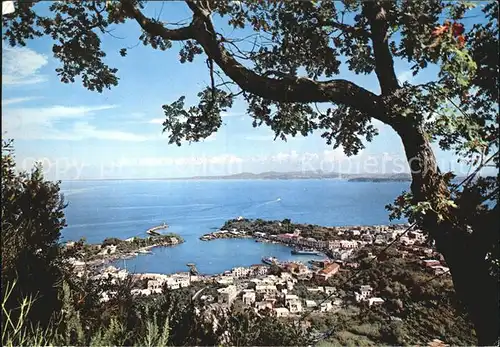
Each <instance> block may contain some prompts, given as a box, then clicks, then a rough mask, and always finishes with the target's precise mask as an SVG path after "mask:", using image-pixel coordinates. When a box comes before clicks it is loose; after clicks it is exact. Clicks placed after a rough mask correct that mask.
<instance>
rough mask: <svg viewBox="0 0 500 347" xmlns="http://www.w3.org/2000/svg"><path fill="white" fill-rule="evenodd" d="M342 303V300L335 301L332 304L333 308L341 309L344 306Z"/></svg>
mask: <svg viewBox="0 0 500 347" xmlns="http://www.w3.org/2000/svg"><path fill="white" fill-rule="evenodd" d="M342 303H343V301H342V299H339V298H336V299H334V300H333V303H332V304H333V306H337V307H340V306H342Z"/></svg>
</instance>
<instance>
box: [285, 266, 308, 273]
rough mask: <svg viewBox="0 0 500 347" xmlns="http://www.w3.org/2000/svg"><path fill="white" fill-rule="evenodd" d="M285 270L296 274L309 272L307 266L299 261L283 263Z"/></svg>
mask: <svg viewBox="0 0 500 347" xmlns="http://www.w3.org/2000/svg"><path fill="white" fill-rule="evenodd" d="M285 270H286V271H288V272H290V273H292V274H296V275H301V274H306V273H308V272H309V269H308V268H307V266H306V265H304V264H301V263H287V264H286V265H285Z"/></svg>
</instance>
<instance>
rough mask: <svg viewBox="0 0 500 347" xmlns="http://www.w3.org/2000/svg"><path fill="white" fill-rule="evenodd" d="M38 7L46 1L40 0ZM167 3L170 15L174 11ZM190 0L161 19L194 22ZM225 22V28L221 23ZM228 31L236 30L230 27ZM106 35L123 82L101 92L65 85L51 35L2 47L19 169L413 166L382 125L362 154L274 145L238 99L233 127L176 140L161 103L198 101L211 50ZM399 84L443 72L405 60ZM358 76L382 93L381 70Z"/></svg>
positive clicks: (7, 111)
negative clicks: (185, 54)
mask: <svg viewBox="0 0 500 347" xmlns="http://www.w3.org/2000/svg"><path fill="white" fill-rule="evenodd" d="M37 6H41V7H43V6H47V5H46V4H40V5H37ZM147 6H148V7H147V8H146V14H148V15H151V16H153V15H155V14H158V12H159V9H160V7H161V3H159V2H157V3H152V4H148V5H147ZM167 9H168V14H169V15H168V16H166V15H165V13H166V12H167ZM189 14H190V12H189V9H188V8H187V7H186V6H185V5H184V4H183V3H169V4H165V6H164V10H163V16H162V18H165V19H164V20H170V21H178V20H181V19H186V18H189ZM220 23H221V21H220V20H216V24H220ZM218 27H221V26H220V25H218ZM226 30H227V27H226ZM113 35H114V36H116V37H119V38H115V37H112V36H110V35H106V36H104V37H103V46H104V49H105V51H106V52H107V53H108V56H107V62H108V64H109V65H111V66H112V67H116V68H118V69H119V72H118V75H119V77H120V82H119V85H118V86H117V87H115V88H113V89H112V90H106V91H104V92H103V93H102V94H99V93H96V92H90V91H88V90H86V89H84V88H83V86H82V85H81V84H80V82H79V81H77V82H76V83H74V84H63V83H61V82H60V81H59V79H58V77H57V75H56V73H55V71H54V70H55V68H56V67H58V65H59V62H58V61H57V60H56V59H55V58H54V57H53V56H52V52H51V47H52V44H51V41H50V39H47V38H43V39H37V40H35V41H31V42H29V43H28V45H27V47H22V48H11V47H9V46H7V45H5V44H4V45H3V46H2V89H3V94H2V129H3V133H4V134H3V136H4V137H8V138H14V140H15V147H16V160H17V164H18V167H19V168H21V169H29V168H30V167H31V166H32V165H33V163H34V162H35V161H41V162H42V163H43V165H44V168H45V171H46V175H47V177H48V178H49V179H62V180H65V179H90V178H91V179H98V178H165V177H186V176H193V175H203V176H205V175H221V174H234V173H238V172H243V171H245V172H255V173H258V172H263V171H271V170H274V171H297V170H313V169H314V170H324V171H336V172H343V173H352V172H366V173H375V172H378V173H382V172H401V171H406V170H407V164H406V162H405V159H404V152H403V148H402V144H401V140H400V139H399V138H398V136H397V135H396V134H395V133H394V131H393V130H392V129H391V128H390V127H387V126H384V125H382V124H381V123H379V122H375V123H374V124H375V125H376V126H377V127H378V129H379V132H380V134H379V136H377V137H376V138H375V139H374V141H373V142H371V143H368V144H367V147H366V149H365V150H363V151H362V152H361V153H360V154H359V155H357V156H355V157H351V158H347V157H346V156H345V155H344V154H343V153H342V150H341V149H336V150H333V149H332V148H331V146H327V145H326V144H325V142H324V140H323V139H322V138H321V137H320V134H319V133H315V134H313V135H312V136H309V137H306V138H303V137H300V138H291V139H289V141H288V142H283V141H280V140H276V141H273V138H274V134H273V132H272V131H271V130H270V129H268V128H266V127H260V128H253V127H252V119H251V118H250V117H248V116H245V109H246V105H245V104H244V103H243V102H241V101H238V102H237V103H236V104H235V106H234V107H233V109H232V110H230V112H228V113H227V114H225V115H224V117H223V121H224V126H223V127H222V128H221V129H220V130H219V131H218V132H217V134H215V135H212V136H211V137H210V138H208V139H206V140H205V141H203V142H200V143H194V144H191V145H189V144H187V143H186V144H184V145H183V146H182V147H177V146H176V145H168V138H167V135H166V134H162V125H161V123H162V122H163V112H162V109H161V105H163V104H167V103H171V102H173V101H175V100H177V99H178V98H179V97H180V96H181V95H185V96H186V101H187V104H194V103H196V102H197V99H196V93H197V92H198V91H199V90H201V89H202V88H203V87H204V86H206V85H207V84H208V82H209V75H208V71H207V68H206V65H205V58H204V56H203V55H202V56H198V57H197V59H195V62H194V63H186V64H180V63H179V48H180V43H175V42H174V43H173V47H172V48H171V49H170V50H167V51H166V52H162V51H155V50H153V49H152V48H151V47H144V46H143V45H142V44H139V45H137V46H136V47H134V48H132V49H130V50H129V51H128V55H127V56H126V57H121V56H120V55H119V53H118V52H119V50H120V48H122V47H127V46H128V47H131V46H135V45H136V44H137V42H138V40H137V38H138V36H139V35H140V30H139V28H138V25H137V24H136V23H135V22H131V21H129V22H127V23H126V24H124V25H120V26H117V27H116V30H115V31H113ZM396 71H397V75H398V78H399V79H400V81H401V82H402V81H404V80H408V81H411V82H422V81H423V80H425V79H428V78H432V77H433V75H434V74H435V73H436V68H430V69H428V71H426V72H424V73H422V74H420V75H419V76H417V78H418V80H415V79H412V76H411V73H410V72H409V66H408V65H407V64H405V63H404V62H401V61H397V62H396ZM338 77H339V78H344V79H350V80H352V81H354V82H356V83H358V84H360V85H361V86H363V87H365V88H367V89H369V90H372V91H374V92H378V85H377V81H376V78H375V76H374V74H372V75H368V76H356V75H353V74H352V73H349V72H348V71H343V72H342V74H341V75H340V76H338ZM437 157H438V162H439V163H440V164H441V166H442V168H443V169H448V168H449V166H450V165H452V167H453V168H454V169H455V170H456V171H458V172H461V173H465V172H467V167H466V166H458V164H456V158H454V157H453V155H452V154H451V153H444V152H442V151H439V150H438V151H437Z"/></svg>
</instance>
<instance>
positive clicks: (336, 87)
mask: <svg viewBox="0 0 500 347" xmlns="http://www.w3.org/2000/svg"><path fill="white" fill-rule="evenodd" d="M186 3H187V5H188V6H189V8H190V9H191V10H192V11H193V21H192V22H191V24H190V25H189V26H188V27H184V28H180V29H175V30H171V29H167V28H165V27H164V26H163V25H162V24H161V23H157V22H154V21H152V20H150V19H148V18H147V17H145V16H144V15H143V14H142V12H141V11H140V10H139V9H137V8H135V7H134V6H133V5H132V4H131V3H130V2H129V0H122V4H123V9H124V11H125V12H126V14H127V15H128V16H130V17H131V18H134V19H135V20H136V21H137V22H138V23H139V25H140V26H141V27H142V28H143V29H144V30H145V31H146V32H148V33H149V34H150V35H153V36H160V37H162V38H164V39H167V40H174V41H178V40H186V39H195V40H196V41H197V42H198V43H199V44H200V45H201V46H202V47H203V50H204V51H205V53H206V54H207V56H208V57H209V58H211V59H212V60H213V61H214V62H215V63H216V64H217V65H218V66H219V67H220V68H221V70H222V71H223V72H224V73H225V74H226V75H227V76H228V77H229V78H230V79H231V80H233V81H234V82H235V83H236V84H237V85H238V86H239V87H240V88H241V89H242V90H243V91H245V92H248V93H251V94H254V95H257V96H260V97H262V98H265V99H269V100H273V101H279V102H298V103H312V102H331V103H335V104H341V105H345V106H348V107H353V108H356V109H357V110H359V111H360V112H363V113H365V114H367V115H369V116H371V117H374V118H377V119H378V120H380V121H382V122H385V123H388V119H387V116H386V115H385V112H384V109H383V104H382V103H381V102H380V99H379V97H378V96H377V95H375V94H374V93H372V92H370V91H368V90H366V89H364V88H362V87H360V86H358V85H356V84H355V83H352V82H350V81H347V80H343V79H335V80H329V81H321V82H317V81H314V80H312V79H308V78H298V77H294V78H287V79H276V78H270V77H266V76H262V75H259V74H257V73H255V72H254V71H253V70H251V69H249V68H246V67H245V66H243V65H241V64H240V63H239V62H238V61H237V60H236V59H235V58H234V57H233V55H231V53H229V51H228V50H226V48H225V47H224V44H223V43H222V42H220V41H219V40H217V34H216V32H215V29H214V27H213V24H212V21H211V19H210V11H209V10H207V9H206V8H204V7H202V6H201V5H200V4H199V3H198V2H193V1H190V0H186Z"/></svg>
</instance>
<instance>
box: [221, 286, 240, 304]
mask: <svg viewBox="0 0 500 347" xmlns="http://www.w3.org/2000/svg"><path fill="white" fill-rule="evenodd" d="M217 292H218V293H219V303H224V304H231V303H232V302H233V301H234V299H236V296H237V295H238V290H237V289H236V286H234V285H230V286H228V287H225V288H220V289H217Z"/></svg>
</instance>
